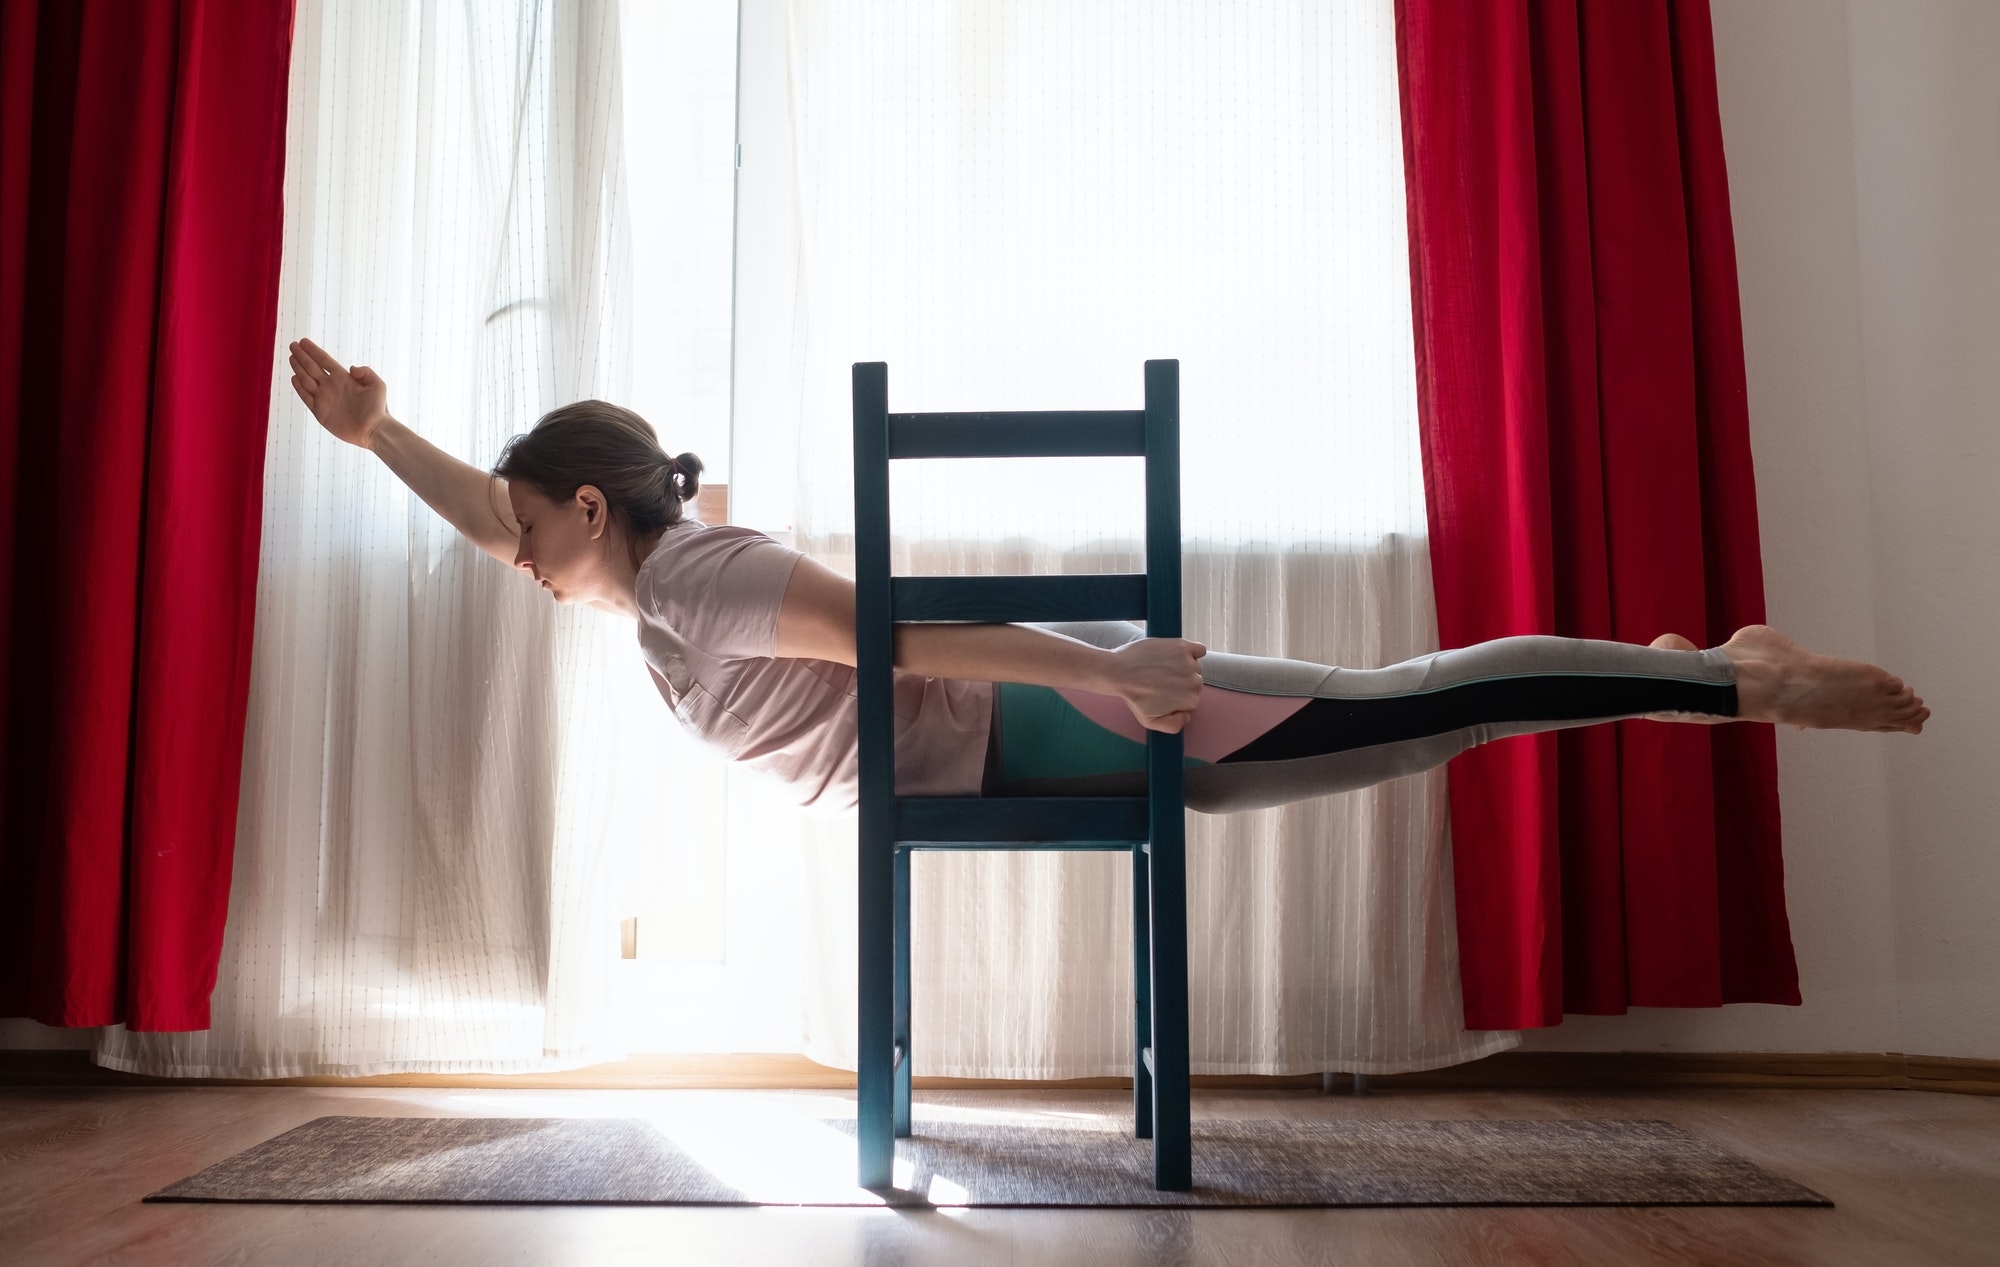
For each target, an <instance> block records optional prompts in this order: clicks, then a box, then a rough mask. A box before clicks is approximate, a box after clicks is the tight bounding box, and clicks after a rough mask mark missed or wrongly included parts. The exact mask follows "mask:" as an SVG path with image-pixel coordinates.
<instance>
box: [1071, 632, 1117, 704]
mask: <svg viewBox="0 0 2000 1267" xmlns="http://www.w3.org/2000/svg"><path fill="white" fill-rule="evenodd" d="M1083 645H1084V650H1085V652H1086V655H1085V657H1084V663H1083V670H1084V675H1083V682H1082V684H1081V685H1079V686H1078V687H1077V689H1078V690H1082V691H1089V692H1090V693H1091V694H1092V695H1109V696H1111V697H1113V698H1114V699H1116V698H1122V696H1121V694H1120V692H1119V689H1118V653H1117V652H1116V651H1112V650H1108V649H1107V648H1104V647H1096V646H1091V645H1090V644H1088V643H1085V644H1083Z"/></svg>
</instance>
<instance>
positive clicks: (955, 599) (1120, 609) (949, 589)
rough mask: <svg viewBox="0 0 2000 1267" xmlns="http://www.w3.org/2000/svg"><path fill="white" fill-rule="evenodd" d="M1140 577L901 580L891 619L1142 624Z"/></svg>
mask: <svg viewBox="0 0 2000 1267" xmlns="http://www.w3.org/2000/svg"><path fill="white" fill-rule="evenodd" d="M1145 618H1146V578H1145V576H1144V575H1141V574H1126V573H1115V572H1111V573H1099V574H1091V575H1083V576H897V577H892V578H890V581H889V619H890V620H902V621H925V620H969V621H982V622H987V623H993V622H1001V621H1017V620H1144V619H1145Z"/></svg>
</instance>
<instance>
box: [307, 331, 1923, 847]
mask: <svg viewBox="0 0 2000 1267" xmlns="http://www.w3.org/2000/svg"><path fill="white" fill-rule="evenodd" d="M291 368H292V387H293V389H294V390H295V391H297V392H298V395H299V398H300V399H301V400H302V401H304V402H305V404H306V406H307V408H309V409H311V410H312V413H313V416H314V417H315V418H317V419H318V420H319V422H320V425H322V426H323V427H325V428H326V429H327V430H328V431H329V432H331V433H333V435H335V436H337V437H338V438H340V439H342V440H345V441H347V442H348V443H349V444H354V445H359V446H361V447H363V448H366V449H369V450H371V451H373V452H374V453H375V454H376V455H377V456H379V457H380V458H381V459H382V460H383V461H384V462H386V463H387V464H388V466H389V468H390V469H391V470H392V471H394V472H395V473H396V475H397V476H398V477H400V478H401V479H402V480H403V482H404V483H405V484H408V485H409V486H410V488H411V489H412V490H413V491H414V492H415V493H416V494H417V495H418V496H419V497H422V498H423V499H424V501H425V502H426V503H428V504H429V505H430V507H431V508H432V509H433V510H435V511H437V512H438V513H439V514H440V515H443V516H444V517H445V519H446V520H448V521H449V522H450V523H451V524H452V526H453V527H455V528H457V529H458V530H459V531H460V532H462V533H464V534H465V536H466V537H467V538H469V539H470V540H471V541H472V542H473V543H474V544H475V545H477V546H478V547H479V548H480V549H482V550H484V551H486V552H487V553H488V554H491V555H493V556H494V557H495V558H497V559H500V560H502V561H504V562H507V563H510V564H512V565H513V566H514V567H516V568H519V569H520V570H521V571H523V572H525V573H527V574H529V575H531V576H533V577H534V579H535V581H536V582H537V583H538V584H539V585H540V586H541V587H542V588H543V589H545V590H547V591H548V592H549V594H550V595H551V597H553V598H554V599H555V600H556V601H557V602H560V603H587V604H589V605H590V606H593V607H598V608H602V609H604V610H606V611H613V612H619V613H621V614H623V615H626V616H630V617H633V618H634V619H636V620H637V621H638V622H639V645H640V648H641V650H642V652H643V653H644V654H645V657H646V662H647V664H648V666H649V667H650V668H651V670H652V673H653V678H654V682H655V683H656V684H657V685H658V687H659V688H660V691H661V694H663V695H664V696H665V697H666V699H667V702H668V703H669V704H670V705H671V706H672V707H673V709H674V712H675V715H676V716H677V717H679V718H680V720H681V722H682V723H683V724H684V725H685V726H686V727H687V728H688V729H689V730H690V731H691V732H692V733H693V734H694V735H695V736H696V737H697V738H698V739H700V740H701V741H702V742H703V743H704V744H707V745H708V746H710V747H712V748H714V749H716V750H717V751H718V752H719V753H720V754H721V755H722V756H724V757H727V758H729V759H731V760H735V761H741V762H744V763H746V764H748V765H750V766H752V767H753V768H756V769H758V770H760V771H762V772H763V773H765V774H767V775H770V776H772V777H773V778H775V779H776V780H777V781H778V782H779V783H780V784H781V785H782V786H784V787H785V788H787V789H788V790H789V791H790V794H791V795H792V797H793V799H795V800H797V801H798V802H799V803H800V804H802V805H808V806H812V807H815V808H818V809H822V810H832V811H836V812H838V811H840V810H844V809H848V808H851V807H852V806H853V805H854V803H855V798H856V756H855V721H854V709H853V707H852V700H853V695H854V669H853V665H854V662H855V651H854V588H853V585H852V583H851V582H849V581H848V580H847V579H846V578H844V577H842V576H840V575H839V574H838V573H836V572H834V571H832V570H830V569H828V568H826V567H825V566H823V565H821V564H819V563H817V562H815V561H814V560H812V559H809V558H806V557H805V556H804V555H801V554H799V553H798V552H797V551H795V550H791V549H788V548H786V547H785V546H782V545H779V544H778V543H777V542H775V541H772V540H771V539H770V538H769V537H766V536H764V535H763V534H762V533H758V532H754V531H752V530H750V529H747V528H740V527H733V526H727V525H717V526H709V525H705V524H702V523H700V522H698V521H696V520H693V519H689V518H687V517H686V515H685V513H684V510H685V505H686V503H687V502H688V501H690V500H692V499H693V497H694V495H695V493H696V491H697V490H698V489H699V487H700V476H701V469H702V468H701V462H700V460H699V459H698V458H696V457H695V456H694V455H693V454H691V453H683V454H681V455H680V456H679V457H677V458H673V457H668V456H667V455H666V453H665V452H664V451H662V450H661V448H660V447H659V443H658V440H657V438H656V437H655V435H654V432H653V429H652V428H651V427H650V426H649V425H647V423H646V422H645V421H644V420H643V419H641V418H640V417H639V416H638V415H636V414H634V413H632V412H631V411H630V410H626V409H621V408H619V407H618V406H615V405H608V404H605V403H603V402H601V401H581V402H578V403H577V404H574V405H567V406H564V407H563V408H561V409H557V410H554V411H552V412H551V413H549V414H548V415H546V416H545V417H543V418H542V419H541V420H540V421H539V422H537V423H536V424H535V427H534V429H533V430H532V431H530V432H528V433H527V434H526V435H523V436H516V437H515V438H514V440H512V441H511V442H509V444H508V446H507V448H506V450H505V452H503V453H502V455H501V458H500V461H499V462H498V463H497V464H496V465H495V466H494V468H493V471H492V473H491V474H489V473H487V472H484V471H481V470H479V469H477V468H476V467H472V466H469V465H467V464H466V463H463V462H460V461H459V460H457V459H456V458H453V457H451V456H450V455H449V454H446V453H444V452H442V451H441V450H439V449H437V448H435V447H434V446H432V445H431V444H429V443H428V442H426V441H425V440H424V439H423V438H422V437H421V436H418V435H417V434H416V433H415V432H413V431H411V430H410V429H409V428H407V427H405V426H403V425H402V424H401V423H400V422H397V421H396V420H395V419H394V418H392V417H390V415H389V413H388V409H387V388H386V386H385V384H384V383H383V381H382V379H381V377H380V376H378V375H376V374H375V373H374V372H373V371H371V370H369V369H367V368H366V367H364V366H355V367H353V368H352V369H346V368H343V367H342V366H341V365H340V363H339V362H338V361H336V360H334V359H333V357H331V356H329V355H328V354H327V353H326V352H325V351H324V350H323V349H321V348H319V347H318V346H316V345H314V344H313V343H312V342H311V341H309V340H300V341H299V342H297V343H294V344H292V345H291ZM896 670H897V672H896V683H895V692H896V713H897V718H898V726H899V733H898V742H897V753H896V790H897V792H898V793H899V794H901V795H912V796H925V795H934V796H949V795H975V794H986V795H1021V794H1038V795H1061V794H1113V793H1118V792H1128V791H1136V790H1138V789H1139V788H1142V787H1143V785H1144V774H1143V770H1144V754H1145V748H1144V744H1143V739H1144V735H1145V732H1146V731H1147V730H1160V731H1166V732H1170V733H1172V732H1179V733H1181V734H1183V735H1184V737H1185V744H1186V747H1185V752H1186V756H1187V760H1188V765H1189V768H1188V772H1187V802H1188V805H1189V807H1190V808H1192V809H1196V810H1201V811H1204V812H1209V813H1221V812H1227V811H1231V810H1237V809H1251V808H1259V807H1263V806H1268V805H1276V804H1281V803H1283V802H1286V801H1291V800H1298V799H1301V798H1303V797H1308V796H1320V795H1325V794H1327V793H1330V792H1339V791H1345V790H1348V789H1350V788H1356V787H1362V786H1365V785H1367V784H1370V783H1375V782H1379V781H1381V780H1384V779H1389V778H1394V777H1397V776H1399V775H1404V774H1412V773H1415V772H1417V771H1419V770H1424V769H1428V768H1429V767H1431V766H1434V765H1437V764H1439V763H1441V762H1443V761H1445V760H1448V759H1449V758H1451V757H1452V756H1454V755H1456V754H1457V753H1459V752H1462V751H1464V750H1465V749H1466V748H1468V747H1470V746H1472V745H1473V744H1476V743H1482V742H1484V741H1486V740H1488V739H1495V738H1499V737H1501V736H1505V735H1518V734H1526V733H1530V732H1533V731H1539V730H1553V729H1557V728H1560V727H1565V726H1578V725H1589V724H1592V723H1595V722H1602V721H1613V720H1618V719H1622V718H1631V717H1654V718H1658V719H1660V720H1667V721H1687V722H1699V723H1715V722H1719V721H1731V720H1743V721H1767V722H1786V723H1790V724H1792V725H1796V726H1799V727H1801V728H1804V727H1816V728H1837V729H1845V730H1879V731H1905V732H1908V733H1910V734H1917V733H1920V732H1921V731H1922V730H1923V726H1924V722H1925V720H1926V719H1928V718H1929V717H1930V710H1929V709H1927V708H1925V707H1924V704H1923V701H1922V700H1921V699H1919V698H1918V697H1917V696H1916V694H1915V692H1913V691H1912V690H1911V689H1910V688H1909V687H1907V686H1905V685H1904V684H1903V683H1902V682H1901V681H1900V680H1899V679H1897V678H1895V677H1893V676H1891V675H1890V674H1888V673H1887V672H1885V671H1883V670H1882V669H1879V668H1876V667H1875V666H1873V665H1868V664H1862V663H1859V662H1857V661H1853V660H1837V659H1833V658H1831V657H1828V656H1822V655H1815V654H1812V653H1810V652H1807V651H1806V650H1804V649H1803V648H1801V647H1799V646H1798V645H1797V644H1796V643H1794V642H1792V641H1791V640H1790V639H1788V638H1786V637H1785V636H1784V635H1782V634H1780V633H1778V632H1777V631H1776V630H1773V629H1770V628H1768V627H1766V626H1763V625H1752V626H1749V627H1748V628H1745V629H1740V630H1738V631H1737V632H1736V634H1735V636H1733V637H1732V638H1730V640H1729V641H1728V642H1726V643H1724V644H1723V645H1722V646H1720V647H1715V648H1711V649H1709V650H1705V651H1703V650H1697V649H1696V648H1695V646H1694V644H1693V643H1691V642H1689V641H1687V640H1686V639H1684V638H1680V637H1678V636H1676V635H1673V634H1667V635H1663V636H1662V637H1660V638H1659V639H1656V640H1655V641H1654V642H1653V644H1652V645H1651V646H1648V647H1639V646H1634V645H1630V644H1626V643H1615V642H1598V641H1589V640H1583V639H1571V638H1552V637H1523V638H1503V639H1499V640H1497V641H1494V642H1487V643H1481V644H1478V645H1477V646H1472V647H1466V648H1462V649H1458V650H1452V651H1441V652H1438V653H1435V654H1433V655H1428V656H1422V657H1419V658H1417V659H1415V660H1410V661H1406V662H1404V663H1402V664H1398V665H1391V666H1389V667H1387V668H1383V669H1372V670H1356V669H1341V668H1329V667H1327V666H1325V665H1317V664H1307V663H1305V662H1302V661H1297V660H1282V659H1271V658H1265V657H1257V656H1235V655H1227V654H1224V653H1221V652H1215V653H1211V652H1209V651H1208V650H1207V649H1206V648H1204V647H1203V646H1201V645H1200V644H1198V643H1194V642H1190V641H1188V640H1186V639H1182V638H1145V637H1142V636H1141V635H1140V633H1139V631H1138V630H1137V628H1136V627H1133V626H1130V625H1122V624H1085V625H1051V626H1036V625H906V626H900V627H899V628H898V629H897V637H896Z"/></svg>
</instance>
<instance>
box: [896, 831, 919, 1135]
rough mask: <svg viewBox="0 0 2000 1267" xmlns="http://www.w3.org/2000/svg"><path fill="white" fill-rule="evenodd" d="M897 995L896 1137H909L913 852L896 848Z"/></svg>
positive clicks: (911, 1059) (911, 1057) (911, 1053)
mask: <svg viewBox="0 0 2000 1267" xmlns="http://www.w3.org/2000/svg"><path fill="white" fill-rule="evenodd" d="M895 848H896V894H895V907H896V915H895V921H894V922H895V925H896V993H895V1018H894V1025H895V1035H896V1048H897V1051H898V1053H899V1057H898V1059H897V1061H896V1086H895V1099H896V1104H895V1111H894V1113H893V1114H892V1116H893V1118H894V1120H895V1126H896V1131H895V1134H896V1138H897V1139H907V1138H909V1135H910V1072H911V1070H910V1066H911V1064H912V1063H914V1061H915V1059H916V1052H915V1050H914V1048H913V1047H912V1045H911V1043H910V1039H911V1037H912V1034H913V1031H912V1029H911V1026H910V858H911V856H912V851H910V850H908V849H904V848H902V847H900V846H896V847H895Z"/></svg>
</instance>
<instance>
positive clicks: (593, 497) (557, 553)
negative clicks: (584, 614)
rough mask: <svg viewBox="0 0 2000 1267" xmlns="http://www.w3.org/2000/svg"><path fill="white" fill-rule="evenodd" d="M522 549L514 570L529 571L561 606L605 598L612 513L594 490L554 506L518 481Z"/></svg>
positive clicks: (510, 494) (512, 496) (513, 488)
mask: <svg viewBox="0 0 2000 1267" xmlns="http://www.w3.org/2000/svg"><path fill="white" fill-rule="evenodd" d="M507 499H508V500H509V501H511V502H512V503H513V504H514V521H515V523H516V525H517V526H518V527H519V528H520V532H521V539H520V544H519V545H518V546H517V547H516V548H515V551H514V566H515V567H517V568H520V569H521V570H522V571H524V572H528V573H530V574H532V575H533V576H534V578H535V579H536V580H537V581H539V582H540V583H541V586H542V588H543V589H544V590H547V591H548V592H549V594H550V595H551V596H552V597H554V599H555V600H556V601H557V602H558V603H587V602H589V601H591V600H592V599H594V598H597V597H600V592H601V591H602V590H603V588H604V585H605V582H606V581H608V580H609V579H611V578H610V575H609V569H608V568H607V566H606V563H605V560H606V548H607V547H608V546H612V545H615V544H616V537H617V534H616V533H615V532H614V531H613V529H612V524H611V516H610V508H609V506H608V505H607V504H606V502H605V500H604V494H602V493H600V492H599V491H598V490H597V488H596V486H595V485H591V484H585V485H584V486H583V487H582V488H579V489H577V490H576V496H574V497H572V498H570V499H569V500H568V501H566V502H552V501H550V500H549V499H548V498H546V497H544V496H542V495H541V494H540V493H538V492H536V491H535V490H534V489H532V488H529V487H528V486H527V485H525V484H523V483H521V482H520V481H518V480H513V481H509V482H508V484H507Z"/></svg>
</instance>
